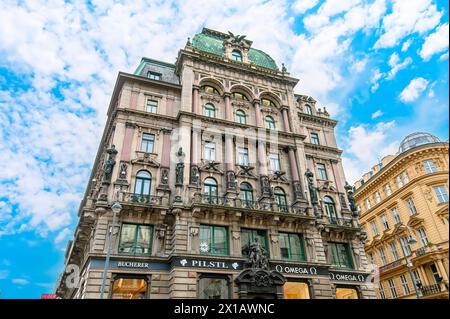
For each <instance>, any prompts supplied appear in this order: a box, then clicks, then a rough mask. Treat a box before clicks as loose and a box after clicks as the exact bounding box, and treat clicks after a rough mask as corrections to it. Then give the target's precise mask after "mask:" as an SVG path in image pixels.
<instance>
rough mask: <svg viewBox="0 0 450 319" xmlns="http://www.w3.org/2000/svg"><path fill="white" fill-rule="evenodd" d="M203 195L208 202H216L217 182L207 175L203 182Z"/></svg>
mask: <svg viewBox="0 0 450 319" xmlns="http://www.w3.org/2000/svg"><path fill="white" fill-rule="evenodd" d="M204 196H205V199H206V200H207V201H208V203H210V204H217V203H218V190H217V182H216V180H215V179H214V178H212V177H208V178H206V179H205V182H204Z"/></svg>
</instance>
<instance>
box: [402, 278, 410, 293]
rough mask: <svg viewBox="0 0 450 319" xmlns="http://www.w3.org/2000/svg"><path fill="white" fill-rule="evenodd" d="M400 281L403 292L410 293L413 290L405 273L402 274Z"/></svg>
mask: <svg viewBox="0 0 450 319" xmlns="http://www.w3.org/2000/svg"><path fill="white" fill-rule="evenodd" d="M400 282H401V283H402V288H403V294H405V295H409V293H410V292H411V291H410V290H409V286H408V281H407V280H406V276H405V275H400Z"/></svg>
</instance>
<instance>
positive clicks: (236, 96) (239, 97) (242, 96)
mask: <svg viewBox="0 0 450 319" xmlns="http://www.w3.org/2000/svg"><path fill="white" fill-rule="evenodd" d="M231 96H232V97H233V99H236V100H243V101H248V97H247V95H245V94H242V93H239V92H233V93H231Z"/></svg>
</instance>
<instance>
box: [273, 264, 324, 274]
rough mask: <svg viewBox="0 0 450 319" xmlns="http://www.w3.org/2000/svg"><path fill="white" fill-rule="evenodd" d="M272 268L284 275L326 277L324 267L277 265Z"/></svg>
mask: <svg viewBox="0 0 450 319" xmlns="http://www.w3.org/2000/svg"><path fill="white" fill-rule="evenodd" d="M272 267H273V268H274V269H275V270H276V271H278V272H279V273H283V274H298V275H313V276H314V275H326V274H327V273H326V270H324V269H323V268H322V267H314V266H298V265H282V264H276V265H272Z"/></svg>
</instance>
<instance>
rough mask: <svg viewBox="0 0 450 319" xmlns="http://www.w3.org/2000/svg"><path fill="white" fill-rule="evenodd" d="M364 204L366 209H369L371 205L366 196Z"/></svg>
mask: <svg viewBox="0 0 450 319" xmlns="http://www.w3.org/2000/svg"><path fill="white" fill-rule="evenodd" d="M364 204H365V205H366V209H370V208H371V207H372V205H371V204H370V199H368V198H366V199H365V200H364Z"/></svg>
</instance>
